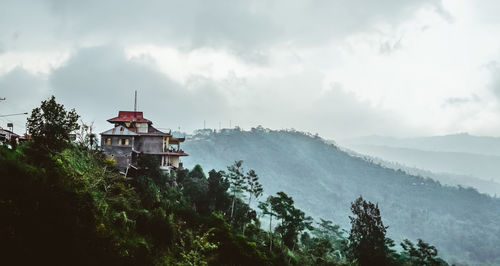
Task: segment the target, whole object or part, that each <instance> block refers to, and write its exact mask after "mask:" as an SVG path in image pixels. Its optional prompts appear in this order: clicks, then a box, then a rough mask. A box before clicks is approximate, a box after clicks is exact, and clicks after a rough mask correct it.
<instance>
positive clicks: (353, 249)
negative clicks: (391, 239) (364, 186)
mask: <svg viewBox="0 0 500 266" xmlns="http://www.w3.org/2000/svg"><path fill="white" fill-rule="evenodd" d="M351 211H352V213H353V214H354V215H355V216H354V217H352V216H349V219H350V220H351V232H350V235H349V242H350V243H349V258H350V259H352V260H357V262H358V263H359V265H385V264H386V262H387V260H386V253H387V247H386V243H385V240H386V238H385V234H386V229H387V227H385V226H384V224H383V223H382V217H381V216H380V210H379V208H378V204H373V203H371V202H369V201H365V200H364V199H363V197H361V196H360V197H359V198H358V199H356V200H355V201H354V202H353V203H352V204H351Z"/></svg>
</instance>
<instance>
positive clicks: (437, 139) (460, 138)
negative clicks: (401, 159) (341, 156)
mask: <svg viewBox="0 0 500 266" xmlns="http://www.w3.org/2000/svg"><path fill="white" fill-rule="evenodd" d="M340 143H341V144H343V145H344V144H347V145H348V146H349V144H358V145H377V146H387V147H395V148H407V149H415V150H423V151H436V152H456V153H471V154H481V155H496V156H500V137H485V136H473V135H469V134H468V133H460V134H453V135H445V136H432V137H419V138H394V137H384V136H366V137H360V138H350V139H344V140H341V141H340Z"/></svg>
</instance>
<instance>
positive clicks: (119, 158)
mask: <svg viewBox="0 0 500 266" xmlns="http://www.w3.org/2000/svg"><path fill="white" fill-rule="evenodd" d="M107 138H111V145H106V143H107ZM120 139H128V140H129V145H119V143H118V141H119V140H120ZM132 143H133V140H132V137H123V136H102V137H101V147H102V150H103V151H104V154H106V155H107V156H109V157H111V158H113V159H115V161H116V166H117V167H118V169H119V170H120V171H125V169H127V166H128V164H129V163H130V161H131V159H132Z"/></svg>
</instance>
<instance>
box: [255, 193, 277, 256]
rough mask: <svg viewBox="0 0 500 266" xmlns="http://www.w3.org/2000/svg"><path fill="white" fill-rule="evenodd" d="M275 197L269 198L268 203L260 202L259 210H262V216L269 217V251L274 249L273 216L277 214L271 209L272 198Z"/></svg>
mask: <svg viewBox="0 0 500 266" xmlns="http://www.w3.org/2000/svg"><path fill="white" fill-rule="evenodd" d="M272 197H273V196H269V197H267V199H266V201H261V202H259V205H258V208H259V209H260V210H261V212H262V215H263V216H265V215H269V231H268V234H269V251H271V250H272V248H273V234H272V225H273V216H276V214H275V213H274V212H273V210H272V208H271V198H272Z"/></svg>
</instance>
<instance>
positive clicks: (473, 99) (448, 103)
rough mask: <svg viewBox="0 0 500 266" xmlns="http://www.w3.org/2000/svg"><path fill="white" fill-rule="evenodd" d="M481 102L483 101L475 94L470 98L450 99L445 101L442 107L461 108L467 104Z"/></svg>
mask: <svg viewBox="0 0 500 266" xmlns="http://www.w3.org/2000/svg"><path fill="white" fill-rule="evenodd" d="M480 101H481V99H480V98H479V96H477V95H476V94H473V95H471V96H470V97H450V98H447V99H446V100H445V101H444V103H443V105H442V107H447V106H459V105H463V104H467V103H477V102H480Z"/></svg>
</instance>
